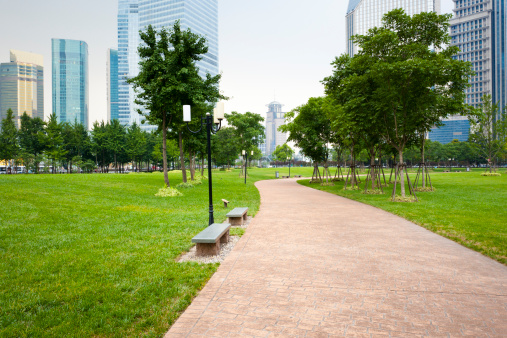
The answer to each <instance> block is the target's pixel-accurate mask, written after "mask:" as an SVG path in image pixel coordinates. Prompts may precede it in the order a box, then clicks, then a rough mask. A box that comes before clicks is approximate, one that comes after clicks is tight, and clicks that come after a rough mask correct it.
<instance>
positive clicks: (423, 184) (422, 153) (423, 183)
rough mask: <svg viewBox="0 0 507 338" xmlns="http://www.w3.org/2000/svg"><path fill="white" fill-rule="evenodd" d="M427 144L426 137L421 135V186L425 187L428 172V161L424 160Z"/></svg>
mask: <svg viewBox="0 0 507 338" xmlns="http://www.w3.org/2000/svg"><path fill="white" fill-rule="evenodd" d="M425 144H426V138H425V137H424V134H423V136H422V137H421V163H422V180H421V187H422V188H423V189H424V188H426V172H425V170H426V171H427V170H428V168H426V163H425V161H424V146H425Z"/></svg>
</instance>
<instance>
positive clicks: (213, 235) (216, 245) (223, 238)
mask: <svg viewBox="0 0 507 338" xmlns="http://www.w3.org/2000/svg"><path fill="white" fill-rule="evenodd" d="M230 228H231V225H230V224H228V223H213V224H211V225H210V226H209V227H207V228H206V229H204V230H203V231H201V232H200V233H199V234H197V235H196V236H195V237H194V238H192V243H196V255H197V256H210V255H211V256H214V255H218V254H219V253H220V243H227V242H229V229H230Z"/></svg>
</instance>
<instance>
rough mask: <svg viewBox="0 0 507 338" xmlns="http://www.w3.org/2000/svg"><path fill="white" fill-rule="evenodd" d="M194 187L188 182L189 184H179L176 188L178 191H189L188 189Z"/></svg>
mask: <svg viewBox="0 0 507 338" xmlns="http://www.w3.org/2000/svg"><path fill="white" fill-rule="evenodd" d="M193 187H194V185H193V184H192V183H190V182H187V183H185V182H181V183H180V184H178V185H177V186H176V188H178V189H188V188H193Z"/></svg>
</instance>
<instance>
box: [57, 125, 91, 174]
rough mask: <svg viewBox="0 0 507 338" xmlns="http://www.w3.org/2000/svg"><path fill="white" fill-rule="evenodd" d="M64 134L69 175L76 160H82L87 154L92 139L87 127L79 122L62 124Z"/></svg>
mask: <svg viewBox="0 0 507 338" xmlns="http://www.w3.org/2000/svg"><path fill="white" fill-rule="evenodd" d="M62 134H63V139H64V143H65V149H66V150H67V154H66V156H65V157H66V159H67V162H68V167H69V170H68V172H69V174H70V173H72V165H73V163H74V158H78V159H79V160H82V158H83V156H84V155H85V152H86V151H87V150H88V148H89V147H90V137H89V134H88V131H87V130H86V127H85V126H84V125H83V124H82V123H78V122H77V120H76V121H74V123H72V124H70V123H64V124H62Z"/></svg>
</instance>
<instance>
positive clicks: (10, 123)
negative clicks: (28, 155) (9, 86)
mask: <svg viewBox="0 0 507 338" xmlns="http://www.w3.org/2000/svg"><path fill="white" fill-rule="evenodd" d="M19 153H20V148H19V142H18V130H17V128H16V123H15V122H14V113H13V111H12V109H8V110H7V116H6V117H5V118H4V119H3V120H2V130H1V132H0V160H5V161H9V160H13V159H15V158H17V157H18V155H19Z"/></svg>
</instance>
